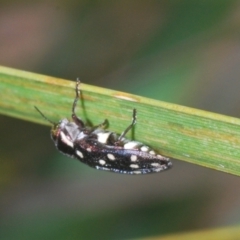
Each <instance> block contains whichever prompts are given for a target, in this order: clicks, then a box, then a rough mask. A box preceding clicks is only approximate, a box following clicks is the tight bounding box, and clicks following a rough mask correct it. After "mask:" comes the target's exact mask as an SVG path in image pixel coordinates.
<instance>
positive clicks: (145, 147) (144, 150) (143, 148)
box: [141, 146, 149, 152]
mask: <svg viewBox="0 0 240 240" xmlns="http://www.w3.org/2000/svg"><path fill="white" fill-rule="evenodd" d="M148 150H149V147H147V146H142V147H141V151H143V152H147V151H148Z"/></svg>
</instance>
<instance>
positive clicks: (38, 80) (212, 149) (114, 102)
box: [0, 67, 240, 175]
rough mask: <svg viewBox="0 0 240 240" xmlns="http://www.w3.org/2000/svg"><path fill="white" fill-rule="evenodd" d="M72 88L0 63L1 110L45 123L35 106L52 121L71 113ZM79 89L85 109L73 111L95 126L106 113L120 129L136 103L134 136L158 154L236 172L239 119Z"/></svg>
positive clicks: (105, 91) (239, 167) (239, 169)
mask: <svg viewBox="0 0 240 240" xmlns="http://www.w3.org/2000/svg"><path fill="white" fill-rule="evenodd" d="M82 80H83V82H84V79H82ZM74 87H75V82H71V81H66V80H63V79H58V78H54V77H49V76H44V75H40V74H34V73H29V72H25V71H20V70H15V69H11V68H6V67H0V92H1V94H0V113H1V114H4V115H7V116H12V117H16V118H20V119H24V120H28V121H32V122H38V123H43V124H48V125H50V123H49V122H47V121H45V120H44V119H43V118H42V117H41V116H40V115H39V113H38V112H37V111H36V110H35V109H34V106H37V107H38V108H39V109H40V110H41V111H42V112H43V113H44V114H45V115H46V116H47V117H48V118H49V119H51V120H52V121H55V122H57V121H58V120H59V119H62V118H64V117H69V118H70V117H71V106H72V102H73V99H74V94H75V92H74ZM81 89H82V92H83V94H82V97H83V105H84V108H82V107H81V104H79V105H78V108H77V113H78V115H79V116H81V117H82V118H83V120H86V118H88V119H90V120H91V121H92V123H93V124H94V125H97V124H99V123H101V122H102V121H103V120H104V119H105V118H107V119H108V120H109V122H110V126H109V127H110V128H111V130H113V131H116V132H119V133H121V131H123V130H124V129H125V128H126V126H128V125H129V123H130V122H131V118H132V109H133V108H136V109H137V111H138V123H137V125H136V128H135V139H136V140H138V141H141V142H144V143H146V144H149V145H150V146H152V147H154V148H156V150H159V153H160V154H163V155H166V156H169V157H172V158H176V159H179V160H184V161H187V162H190V163H193V164H198V165H201V166H205V167H208V168H212V169H215V170H219V171H223V172H227V173H231V174H235V175H240V120H239V119H236V118H232V117H228V116H223V115H220V114H215V113H210V112H206V111H201V110H197V109H192V108H188V107H183V106H179V105H176V104H171V103H165V102H161V101H156V100H152V99H148V98H144V97H140V96H136V95H131V94H128V93H123V92H118V91H112V90H109V89H103V88H99V87H93V86H90V85H87V84H84V83H83V84H81ZM84 110H85V111H84Z"/></svg>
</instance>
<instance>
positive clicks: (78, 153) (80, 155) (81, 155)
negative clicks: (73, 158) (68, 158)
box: [76, 150, 83, 158]
mask: <svg viewBox="0 0 240 240" xmlns="http://www.w3.org/2000/svg"><path fill="white" fill-rule="evenodd" d="M76 154H77V155H78V156H79V157H80V158H83V154H82V152H80V151H78V150H77V151H76Z"/></svg>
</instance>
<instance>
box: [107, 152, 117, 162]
mask: <svg viewBox="0 0 240 240" xmlns="http://www.w3.org/2000/svg"><path fill="white" fill-rule="evenodd" d="M107 157H108V158H109V159H110V160H112V161H114V160H115V157H114V156H113V154H111V153H108V154H107Z"/></svg>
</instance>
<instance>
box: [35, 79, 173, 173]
mask: <svg viewBox="0 0 240 240" xmlns="http://www.w3.org/2000/svg"><path fill="white" fill-rule="evenodd" d="M79 84H80V80H78V79H77V82H76V88H75V91H76V96H75V99H74V101H73V105H72V120H73V121H68V120H67V119H66V118H64V119H62V120H60V121H59V123H54V122H52V121H51V120H49V119H48V118H46V117H45V116H44V115H43V113H42V112H41V111H40V110H39V109H38V108H37V107H35V108H36V110H37V111H38V112H39V113H40V114H41V115H42V117H43V118H45V119H46V120H47V121H49V122H50V123H51V124H53V127H52V129H51V138H52V140H53V142H54V144H55V146H56V148H57V149H58V150H59V151H60V152H62V153H63V154H65V155H67V156H69V157H72V158H77V159H78V160H80V161H81V162H83V163H85V164H87V165H89V166H90V167H93V168H96V169H100V170H108V171H112V172H116V173H125V174H146V173H155V172H161V171H163V170H167V169H169V168H170V167H171V166H172V163H171V162H170V161H169V158H167V157H164V156H162V155H159V154H157V153H156V152H155V151H154V150H152V149H151V148H150V147H149V146H146V145H144V144H143V143H140V142H137V141H132V140H128V139H126V138H125V135H126V134H127V132H128V131H129V130H130V129H132V127H133V126H134V125H135V124H136V109H133V116H132V123H131V124H130V125H129V126H128V127H127V128H126V129H125V131H123V133H122V134H121V135H118V134H116V133H114V132H111V131H107V130H104V125H105V124H106V120H105V121H104V122H103V123H101V124H99V125H98V126H96V127H92V128H91V127H86V126H85V125H84V123H83V121H82V120H81V119H80V118H78V117H77V115H76V113H75V108H76V105H77V102H78V99H79V92H81V90H80V89H79Z"/></svg>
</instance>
